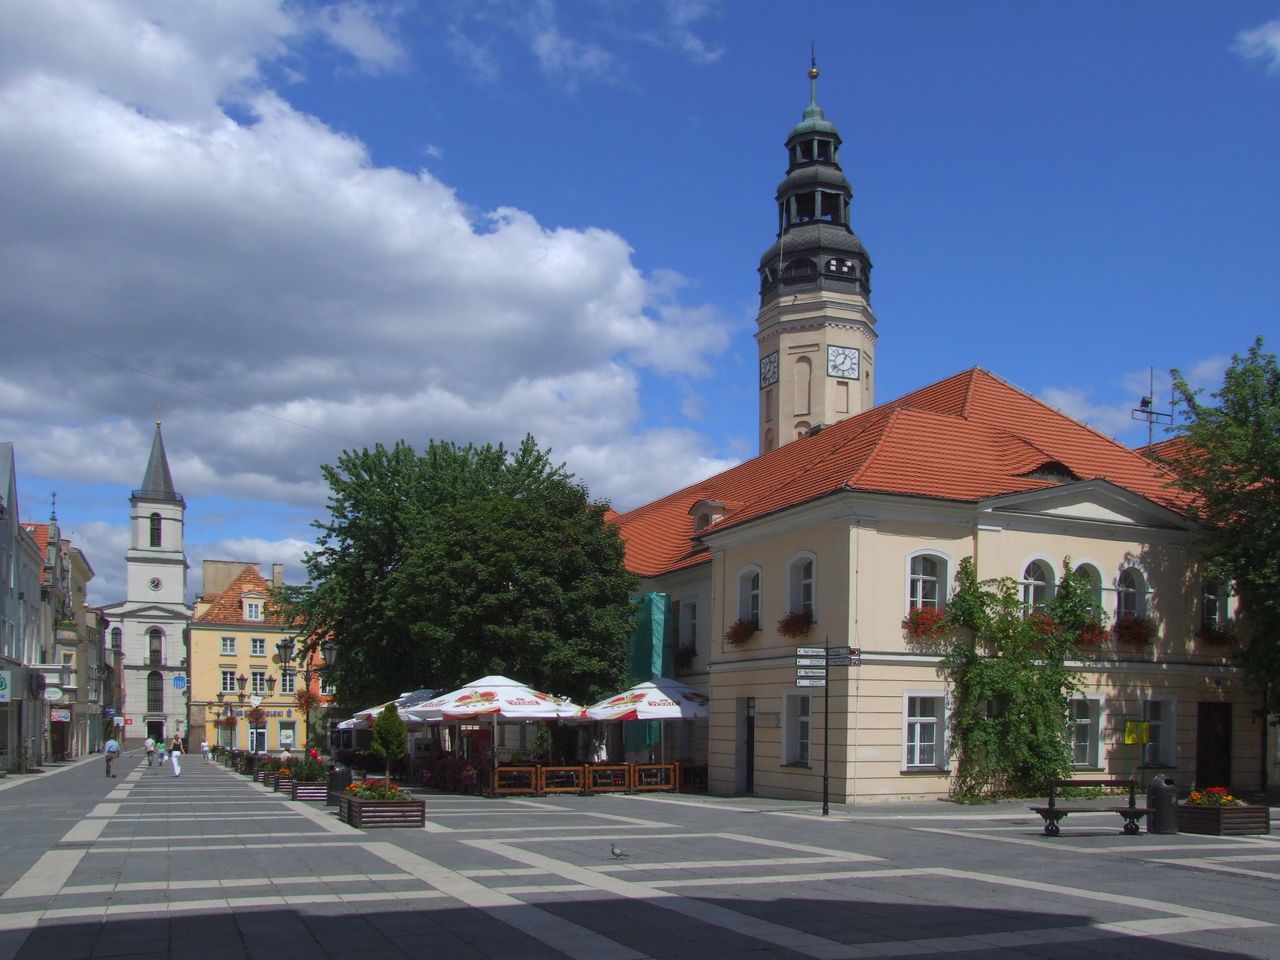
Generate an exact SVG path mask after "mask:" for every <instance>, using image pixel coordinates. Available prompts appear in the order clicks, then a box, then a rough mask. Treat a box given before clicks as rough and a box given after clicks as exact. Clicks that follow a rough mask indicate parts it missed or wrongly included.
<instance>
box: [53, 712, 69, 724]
mask: <svg viewBox="0 0 1280 960" xmlns="http://www.w3.org/2000/svg"><path fill="white" fill-rule="evenodd" d="M49 720H50V722H52V723H70V722H71V711H70V710H50V711H49Z"/></svg>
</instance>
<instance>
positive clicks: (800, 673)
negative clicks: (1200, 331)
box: [796, 667, 827, 677]
mask: <svg viewBox="0 0 1280 960" xmlns="http://www.w3.org/2000/svg"><path fill="white" fill-rule="evenodd" d="M826 675H827V671H826V669H825V668H823V669H816V670H814V669H809V668H807V667H796V676H797V677H825V676H826Z"/></svg>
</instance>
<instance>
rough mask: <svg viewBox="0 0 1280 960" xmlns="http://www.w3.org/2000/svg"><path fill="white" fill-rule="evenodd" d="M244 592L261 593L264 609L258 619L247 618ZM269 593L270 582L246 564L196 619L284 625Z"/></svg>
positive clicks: (208, 621)
mask: <svg viewBox="0 0 1280 960" xmlns="http://www.w3.org/2000/svg"><path fill="white" fill-rule="evenodd" d="M246 593H256V594H261V595H262V597H263V598H264V600H263V605H262V606H263V610H262V619H261V620H246V619H245V616H244V604H243V601H242V600H241V598H242V596H243V595H244V594H246ZM270 596H271V584H270V583H269V582H268V581H267V580H266V578H264V577H263V576H262V574H261V573H259V572H258V568H257V567H256V566H255V565H253V564H246V565H245V568H244V569H243V570H241V571H240V575H239V576H238V577H236V578H235V579H234V580H232V581H231V584H230V585H229V586H228V587H227V589H225V590H223V591H222V592H221V593H220V594H218V595H217V596H216V597H214V598H213V600H212V601H211V602H210V603H209V606H208V607H207V608H206V609H205V611H204V612H203V613H201V614H200V615H199V616H197V617H196V618H195V620H196V621H197V622H199V623H217V624H222V625H228V624H242V625H244V626H245V627H263V626H265V627H284V626H285V622H284V618H283V617H281V616H280V615H279V614H278V613H277V612H276V611H275V609H274V607H273V605H272V604H271V603H270V602H268V600H267V599H266V598H269V597H270Z"/></svg>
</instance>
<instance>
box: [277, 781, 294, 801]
mask: <svg viewBox="0 0 1280 960" xmlns="http://www.w3.org/2000/svg"><path fill="white" fill-rule="evenodd" d="M276 793H287V794H289V796H290V797H292V796H293V777H276Z"/></svg>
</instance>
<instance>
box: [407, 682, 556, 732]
mask: <svg viewBox="0 0 1280 960" xmlns="http://www.w3.org/2000/svg"><path fill="white" fill-rule="evenodd" d="M405 712H406V713H408V714H411V715H412V716H415V717H418V718H419V719H422V720H425V721H427V722H435V721H441V720H450V721H451V720H470V719H472V718H474V717H487V716H492V717H494V718H496V719H499V720H561V719H566V720H567V719H571V718H573V717H577V716H578V715H579V714H580V713H581V712H582V708H581V707H580V706H578V705H577V704H576V703H574V702H573V701H571V700H563V699H561V698H560V697H553V696H552V695H551V694H549V693H541V692H539V691H537V690H534V689H533V688H531V687H528V686H525V685H524V684H523V683H519V682H518V681H515V680H512V679H510V678H508V677H500V676H492V677H481V678H480V679H479V680H476V681H474V682H472V683H469V684H467V685H466V686H465V687H461V688H460V689H458V690H454V691H453V692H451V693H446V694H444V695H443V696H440V697H436V698H434V699H432V700H428V701H427V702H426V703H418V704H414V705H413V706H411V707H408V708H407V709H406V710H405Z"/></svg>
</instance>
